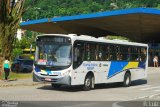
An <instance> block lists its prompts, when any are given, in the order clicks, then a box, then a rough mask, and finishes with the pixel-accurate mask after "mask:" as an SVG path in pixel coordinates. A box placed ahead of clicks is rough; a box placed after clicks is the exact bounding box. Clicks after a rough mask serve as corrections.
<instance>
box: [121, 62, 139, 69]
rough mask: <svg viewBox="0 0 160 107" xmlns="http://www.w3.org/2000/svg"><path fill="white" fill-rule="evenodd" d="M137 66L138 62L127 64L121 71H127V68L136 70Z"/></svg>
mask: <svg viewBox="0 0 160 107" xmlns="http://www.w3.org/2000/svg"><path fill="white" fill-rule="evenodd" d="M138 64H139V62H129V63H128V64H127V65H126V66H125V67H124V68H123V70H125V69H128V68H137V67H138Z"/></svg>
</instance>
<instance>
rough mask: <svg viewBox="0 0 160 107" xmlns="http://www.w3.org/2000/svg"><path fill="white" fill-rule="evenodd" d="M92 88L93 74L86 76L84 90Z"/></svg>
mask: <svg viewBox="0 0 160 107" xmlns="http://www.w3.org/2000/svg"><path fill="white" fill-rule="evenodd" d="M91 88H92V77H91V76H89V75H88V76H86V78H85V81H84V86H83V90H84V91H88V90H90V89H91Z"/></svg>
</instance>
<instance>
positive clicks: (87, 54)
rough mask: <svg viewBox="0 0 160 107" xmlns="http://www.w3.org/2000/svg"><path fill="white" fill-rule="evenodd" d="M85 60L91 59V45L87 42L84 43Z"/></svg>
mask: <svg viewBox="0 0 160 107" xmlns="http://www.w3.org/2000/svg"><path fill="white" fill-rule="evenodd" d="M85 60H86V61H90V60H91V47H90V44H89V43H87V44H85Z"/></svg>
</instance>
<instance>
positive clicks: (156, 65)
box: [153, 56, 158, 67]
mask: <svg viewBox="0 0 160 107" xmlns="http://www.w3.org/2000/svg"><path fill="white" fill-rule="evenodd" d="M153 64H154V67H158V56H154V58H153Z"/></svg>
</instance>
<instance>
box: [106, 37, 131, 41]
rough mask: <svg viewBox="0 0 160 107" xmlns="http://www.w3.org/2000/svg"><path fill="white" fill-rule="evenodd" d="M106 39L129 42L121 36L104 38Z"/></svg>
mask: <svg viewBox="0 0 160 107" xmlns="http://www.w3.org/2000/svg"><path fill="white" fill-rule="evenodd" d="M106 39H110V40H113V39H119V40H127V41H130V40H129V39H128V38H126V37H123V36H106Z"/></svg>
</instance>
